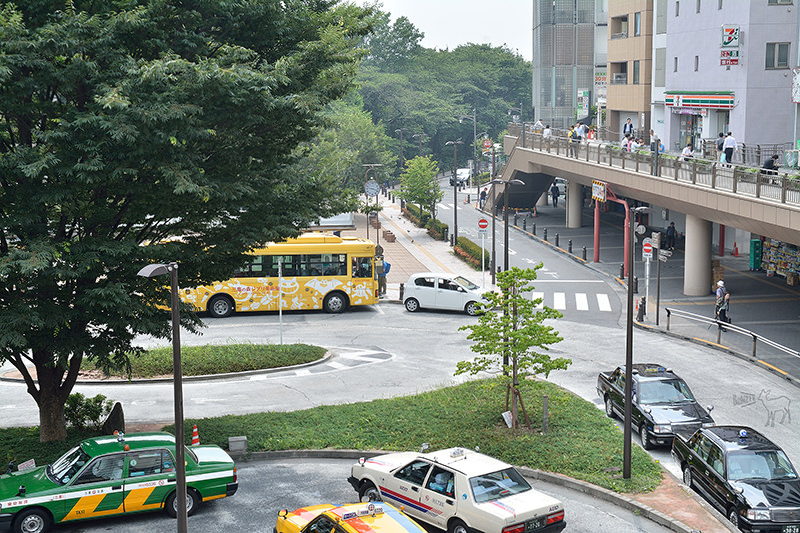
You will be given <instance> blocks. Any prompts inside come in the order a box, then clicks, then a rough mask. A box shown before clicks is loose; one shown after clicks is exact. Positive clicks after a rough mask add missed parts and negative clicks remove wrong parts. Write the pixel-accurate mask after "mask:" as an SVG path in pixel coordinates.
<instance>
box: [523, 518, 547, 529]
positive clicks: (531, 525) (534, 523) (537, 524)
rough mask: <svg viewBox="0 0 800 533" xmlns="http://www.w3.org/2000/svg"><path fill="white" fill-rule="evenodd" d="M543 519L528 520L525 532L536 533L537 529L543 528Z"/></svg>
mask: <svg viewBox="0 0 800 533" xmlns="http://www.w3.org/2000/svg"><path fill="white" fill-rule="evenodd" d="M544 521H545V517H541V518H534V519H533V520H528V521H527V522H526V523H525V531H536V530H537V529H540V528H543V527H544Z"/></svg>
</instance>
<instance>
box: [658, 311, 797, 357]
mask: <svg viewBox="0 0 800 533" xmlns="http://www.w3.org/2000/svg"><path fill="white" fill-rule="evenodd" d="M665 311H666V313H667V331H670V328H671V327H672V326H674V320H675V319H676V318H681V319H685V320H687V321H689V322H693V323H695V324H699V325H702V326H706V330H707V331H709V332H710V331H711V328H712V327H713V328H714V329H715V330H716V331H715V333H716V337H717V339H716V343H717V344H721V342H722V334H723V333H726V332H730V333H735V334H737V335H741V336H742V337H743V338H744V339H745V342H747V343H748V344H749V346H748V351H749V352H750V353H749V355H752V356H753V357H758V355H757V354H758V348H759V343H760V344H761V345H763V348H766V347H768V348H771V349H772V350H773V352H771V353H775V351H777V352H780V353H782V354H786V355H791V356H794V357H800V352H798V351H797V350H792V349H791V348H788V347H786V346H784V345H782V344H778V343H777V342H775V341H773V340H770V339H768V338H766V337H762V336H761V335H759V334H758V333H755V332H753V331H750V330H749V329H745V328H740V327H739V326H736V325H734V324H729V323H727V322H720V321H719V320H717V319H715V318H709V317H707V316H703V315H698V314H695V313H690V312H688V311H683V310H681V309H675V308H671V307H667V308H665ZM763 348H762V349H763ZM737 351H743V352H744V350H741V348H740V349H739V350H737ZM745 353H746V352H745Z"/></svg>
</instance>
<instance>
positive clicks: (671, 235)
mask: <svg viewBox="0 0 800 533" xmlns="http://www.w3.org/2000/svg"><path fill="white" fill-rule="evenodd" d="M676 234H677V232H676V231H675V223H674V222H670V223H669V227H668V228H667V248H669V249H670V250H674V249H675V235H676Z"/></svg>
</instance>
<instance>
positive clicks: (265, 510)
mask: <svg viewBox="0 0 800 533" xmlns="http://www.w3.org/2000/svg"><path fill="white" fill-rule="evenodd" d="M352 463H353V461H351V460H332V459H297V460H282V461H256V462H249V463H240V464H239V465H238V468H239V491H238V492H237V493H236V495H234V496H233V497H232V498H225V499H222V500H216V501H213V502H209V503H207V504H204V505H203V506H202V507H201V508H200V509H199V510H198V512H197V513H196V514H195V515H194V516H192V517H190V518H189V530H190V531H192V533H219V532H220V531H242V532H256V531H263V532H270V531H272V528H273V527H274V526H275V520H276V518H277V514H278V511H279V510H281V509H296V508H298V507H304V506H308V505H315V504H319V503H334V504H337V503H349V502H354V501H358V495H357V494H356V493H355V491H354V490H353V488H352V487H351V486H350V484H349V483H347V476H349V475H350V465H351V464H352ZM531 485H533V487H534V488H535V489H537V490H540V491H542V492H545V493H547V494H550V495H552V496H554V497H556V498H559V499H561V500H562V501H563V502H564V506H565V509H566V520H567V524H568V525H567V528H566V529H565V531H569V532H573V533H582V532H586V533H596V532H598V531H614V532H615V533H634V532H636V533H640V532H642V533H651V532H652V533H661V532H666V531H669V530H668V529H666V528H664V527H661V526H658V525H657V524H655V523H653V522H651V521H649V520H648V519H646V518H642V517H641V516H638V515H636V514H635V513H632V512H629V511H626V510H623V509H620V508H618V507H616V506H615V505H613V504H610V503H607V502H604V501H600V500H594V499H592V498H591V497H589V496H587V495H585V494H582V493H580V492H577V491H573V490H570V489H565V488H563V487H559V486H556V485H552V484H550V483H545V482H541V481H536V480H531ZM174 528H175V521H174V520H173V519H171V518H168V517H167V516H166V515H164V514H162V513H147V514H140V515H132V516H129V517H122V518H108V519H102V520H92V521H88V522H83V523H76V524H70V525H66V526H61V527H58V528H55V530H54V531H55V532H56V533H95V532H100V531H108V530H113V531H115V532H116V533H140V532H142V531H171V530H173V529H174ZM427 529H429V531H431V533H441V532H440V530H438V529H435V528H433V527H430V528H427Z"/></svg>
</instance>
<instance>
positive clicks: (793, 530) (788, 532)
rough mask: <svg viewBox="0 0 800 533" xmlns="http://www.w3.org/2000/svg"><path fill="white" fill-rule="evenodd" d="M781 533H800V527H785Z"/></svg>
mask: <svg viewBox="0 0 800 533" xmlns="http://www.w3.org/2000/svg"><path fill="white" fill-rule="evenodd" d="M781 533H800V525H796V524H795V525H789V526H783V529H781Z"/></svg>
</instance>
